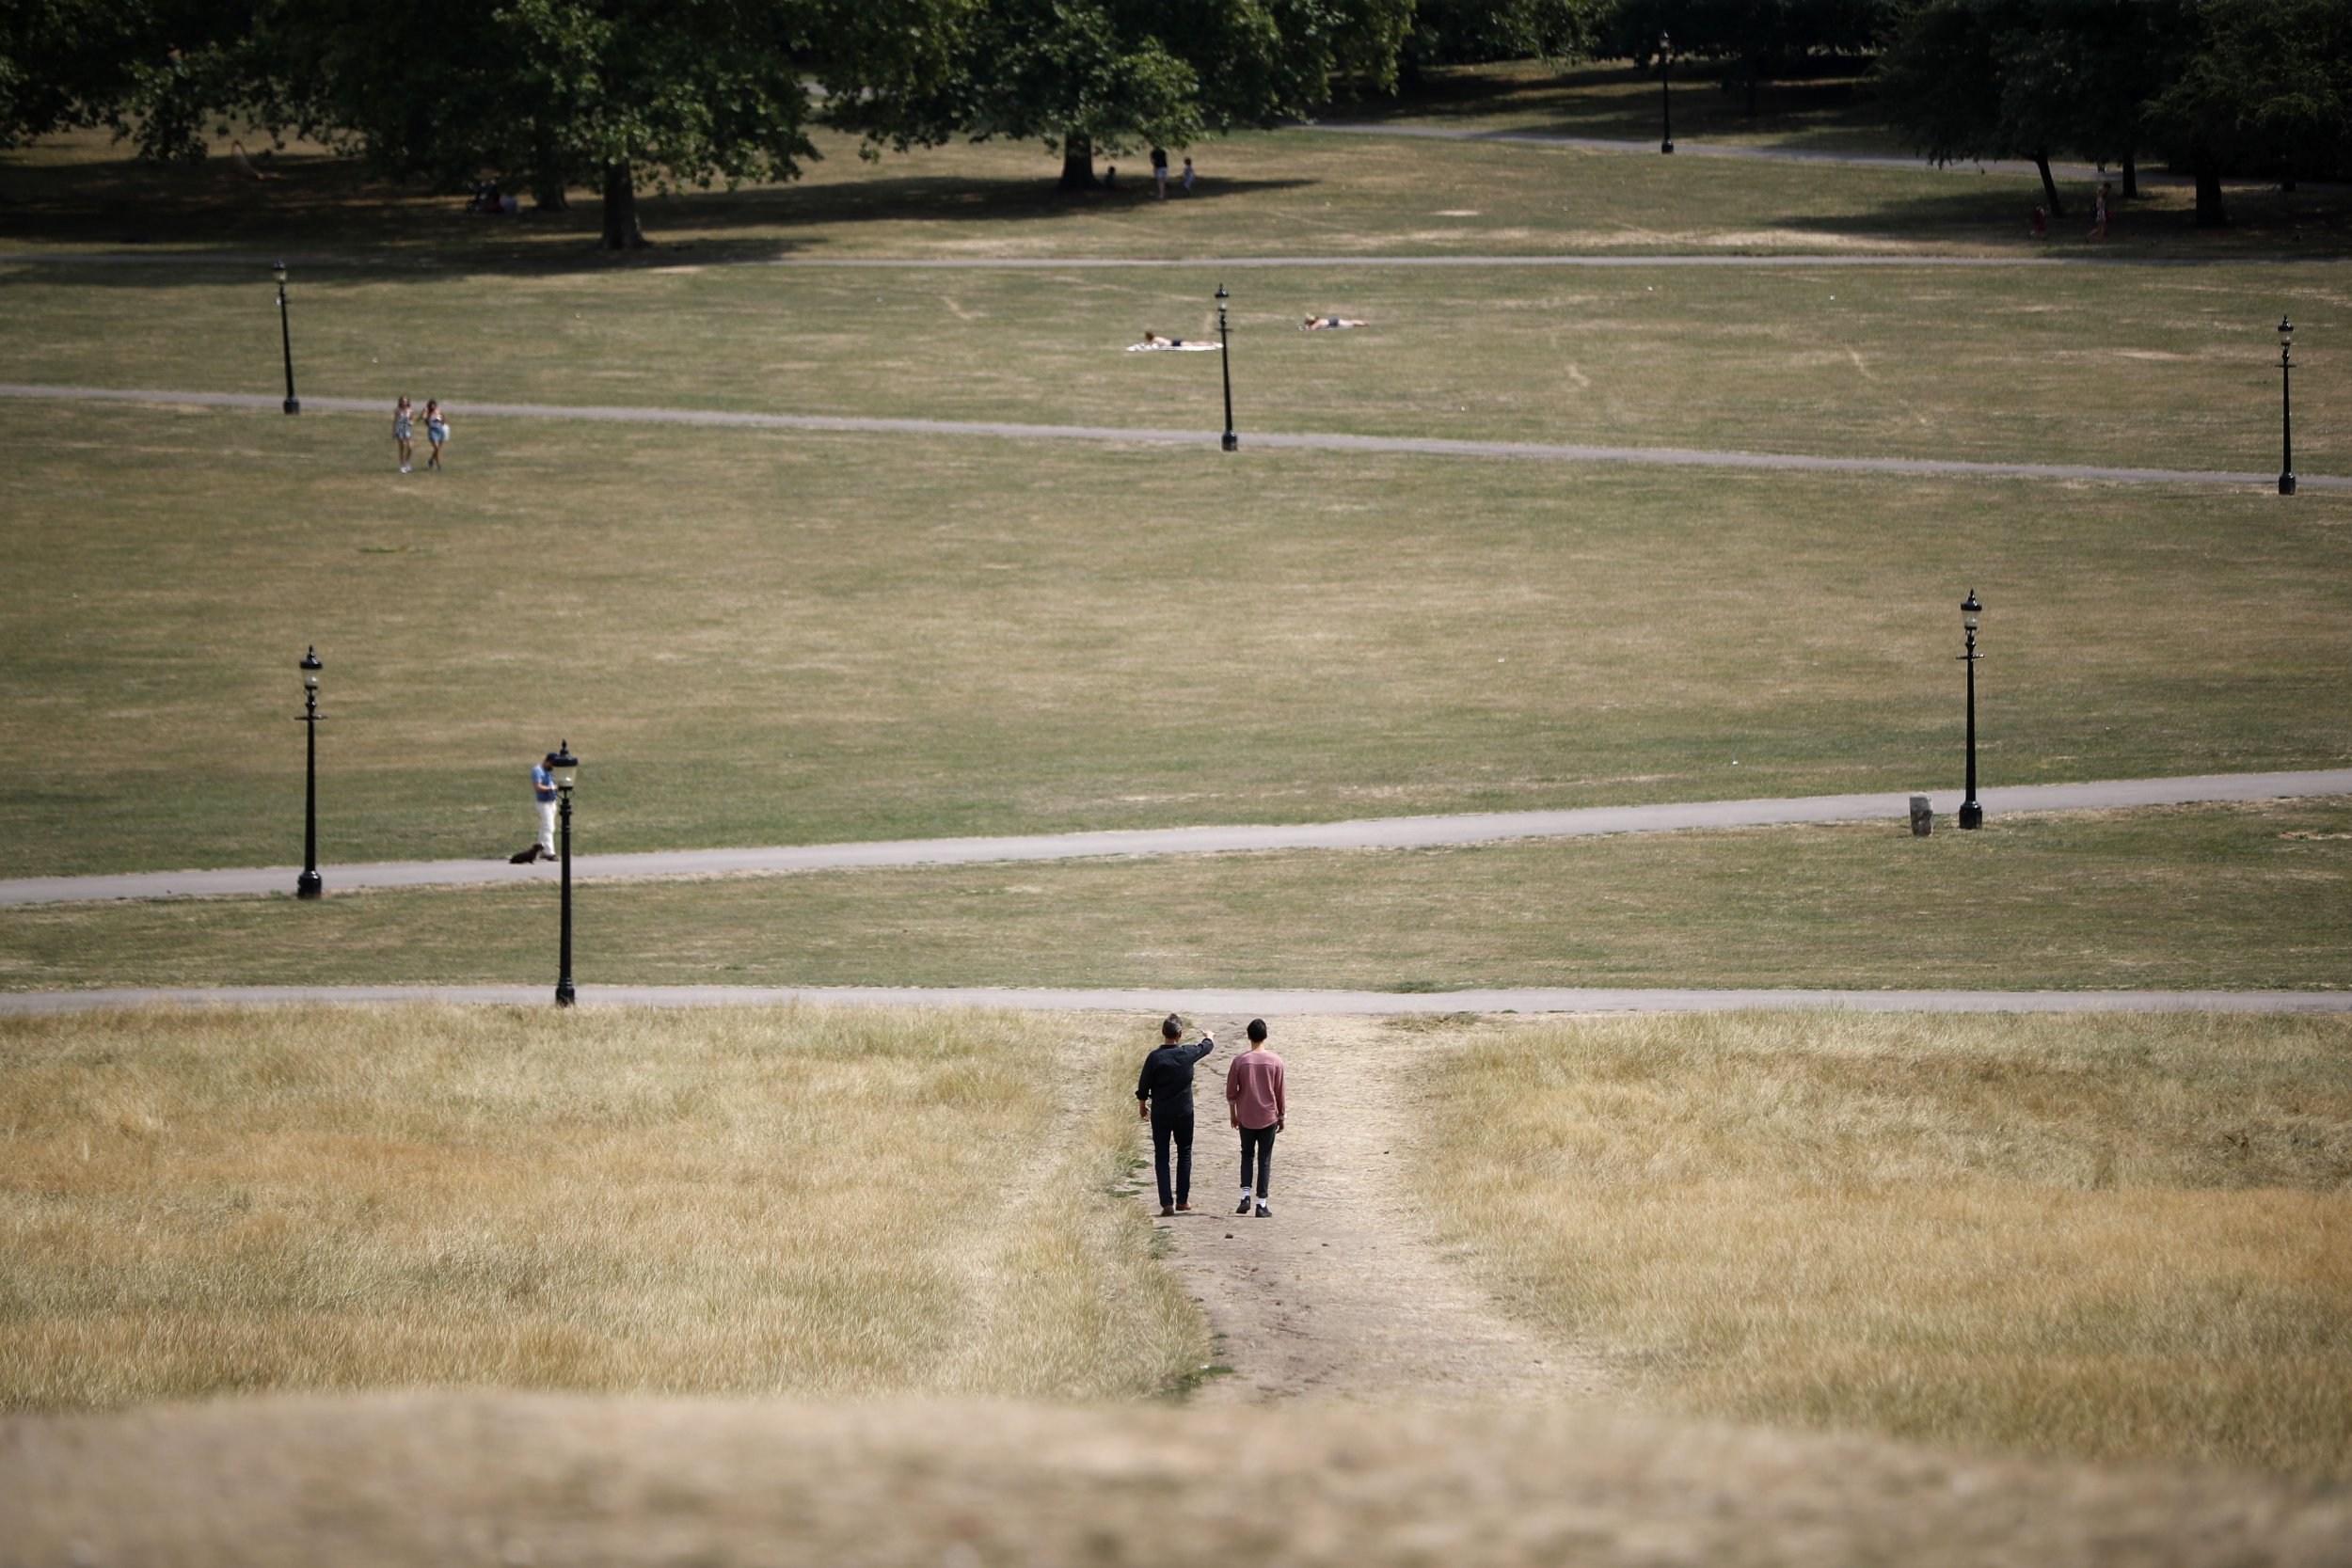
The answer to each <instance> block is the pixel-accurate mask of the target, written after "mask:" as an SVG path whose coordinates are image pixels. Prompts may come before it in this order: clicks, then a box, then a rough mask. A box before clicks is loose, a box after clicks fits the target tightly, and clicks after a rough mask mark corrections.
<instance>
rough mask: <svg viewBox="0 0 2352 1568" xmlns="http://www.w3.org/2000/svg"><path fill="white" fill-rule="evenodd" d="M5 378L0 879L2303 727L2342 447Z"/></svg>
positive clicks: (2210, 752)
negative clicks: (1933, 463)
mask: <svg viewBox="0 0 2352 1568" xmlns="http://www.w3.org/2000/svg"><path fill="white" fill-rule="evenodd" d="M460 423H461V432H460V436H459V438H458V442H457V444H456V446H455V447H454V448H453V462H454V464H455V467H453V471H451V472H450V473H448V474H445V475H432V474H414V475H410V476H406V477H405V478H404V477H403V476H400V475H398V474H396V473H394V472H393V471H392V469H391V466H390V463H389V440H387V439H386V432H385V430H384V429H382V428H380V426H379V424H378V421H375V420H369V419H361V418H358V417H357V416H351V417H340V418H339V417H317V418H313V417H311V416H310V415H307V414H306V415H305V416H303V417H302V418H301V419H299V420H289V419H286V418H284V417H283V416H281V415H279V414H278V413H276V412H275V411H270V412H266V413H263V412H235V411H217V410H202V409H193V410H191V409H179V408H153V407H135V408H126V407H109V406H92V405H55V404H25V403H8V404H5V405H0V433H4V434H5V439H6V442H7V445H8V451H10V453H11V458H12V461H11V463H10V465H9V467H8V468H7V469H6V471H5V472H0V512H4V513H5V515H6V516H7V518H8V522H7V524H6V534H5V538H6V544H7V548H8V559H9V562H10V567H11V574H12V583H11V587H12V590H13V594H14V597H13V602H12V604H11V612H10V614H9V616H8V618H7V619H6V621H5V623H0V750H4V751H5V752H6V754H7V755H8V756H9V757H10V758H11V766H10V767H9V768H8V769H7V770H6V773H5V775H0V875H8V876H28V875H38V874H50V873H71V872H90V871H105V870H117V869H134V868H142V867H144V868H154V869H162V868H176V867H183V866H198V865H241V864H271V863H278V864H282V863H286V862H287V861H288V860H289V859H292V858H298V855H299V850H300V810H301V800H302V772H301V768H302V746H301V732H300V731H299V730H298V729H297V728H296V726H295V725H294V723H293V722H292V721H293V719H294V715H295V714H296V713H297V712H298V711H299V693H300V687H299V684H298V679H297V673H296V671H295V668H294V665H295V661H296V660H297V659H298V658H299V657H301V654H302V651H303V650H304V648H305V647H307V646H309V645H311V644H313V643H315V644H316V645H317V647H318V649H319V652H320V655H321V657H323V658H324V659H325V660H326V674H325V685H324V687H323V690H324V693H325V701H324V705H323V711H324V712H325V713H326V714H327V715H328V719H327V721H326V724H325V725H323V726H322V730H321V736H320V744H321V786H320V787H321V807H320V811H321V852H322V855H323V857H324V859H325V860H326V861H327V862H328V863H351V862H355V861H366V860H380V859H412V858H449V857H471V856H485V855H493V854H503V853H505V852H507V851H509V850H512V849H514V848H515V847H518V846H519V845H520V844H521V843H523V842H524V841H525V839H526V837H527V835H528V833H529V832H531V827H530V822H531V818H530V812H529V806H528V798H527V790H526V786H525V782H524V777H523V770H524V768H526V767H527V766H528V764H529V763H530V762H531V761H532V759H533V758H535V757H536V756H537V755H538V754H539V753H540V752H543V751H545V750H547V749H548V748H549V747H550V746H552V745H553V743H554V742H555V741H557V740H559V739H568V740H570V741H571V742H572V743H573V746H574V749H575V751H576V752H578V754H580V756H581V757H582V758H583V759H585V760H584V767H583V770H582V775H581V777H582V784H581V797H580V800H581V809H582V812H583V819H582V823H581V833H582V842H583V843H584V844H586V845H590V846H593V847H595V848H596V849H599V850H618V849H643V848H665V847H708V846H725V845H755V844H769V843H808V842H825V841H833V840H842V839H874V838H896V837H932V836H944V835H953V834H967V833H1002V832H1047V831H1066V830H1074V829H1089V828H1112V827H1135V826H1167V825H1176V824H1184V823H1204V822H1208V823H1214V822H1249V821H1316V820H1328V819H1332V818H1339V817H1353V816H1394V815H1409V814H1415V813H1432V812H1452V811H1464V810H1491V809H1503V808H1533V807H1553V806H1574V805H1593V804H1613V803H1627V802H1639V801H1645V800H1709V799H1725V798H1746V797H1756V796H1788V795H1803V794H1813V793H1824V792H1838V791H1847V790H1858V789H1906V788H1921V787H1926V786H1929V785H1946V786H1948V784H1949V783H1950V782H1951V781H1952V780H1953V779H1954V778H1955V776H1956V774H1957V772H1958V768H1959V761H1960V758H1959V750H1960V734H1959V731H1960V720H1961V711H1960V710H1961V702H1960V697H1961V692H1960V675H1959V670H1958V666H1957V665H1956V663H1955V662H1954V660H1953V656H1954V654H1956V653H1957V651H1958V646H1959V626H1958V621H1959V615H1958V612H1957V610H1956V605H1957V602H1958V600H1959V599H1960V598H1961V597H1962V596H1963V594H1966V593H1967V592H1968V591H1969V590H1970V589H1974V590H1976V591H1977V592H1978V593H1979V595H1980V596H1981V597H1982V598H1983V600H1984V601H1985V603H1986V604H1987V606H1988V607H1989V608H1988V610H1987V612H1986V616H1987V618H1986V626H1985V631H1984V649H1985V652H1986V656H1987V657H1986V661H1985V663H1984V664H1983V665H1982V667H1981V676H1982V678H1981V681H1980V688H1981V690H1980V697H1981V704H1980V705H1981V709H1982V712H1981V719H1982V724H1981V729H1982V735H1981V746H1982V751H1983V759H1984V768H1985V778H1986V781H1987V783H1988V784H2023V783H2029V782H2053V781H2061V780H2074V779H2099V778H2133V777H2144V776H2152V775H2167V774H2178V773H2193V772H2215V771H2248V770H2256V769H2265V768H2308V767H2318V766H2334V765H2341V763H2342V762H2343V761H2344V758H2345V757H2346V755H2347V754H2352V713H2347V710H2346V708H2345V706H2344V704H2343V702H2342V701H2341V694H2342V692H2343V691H2344V689H2346V688H2347V685H2352V641H2347V640H2346V639H2345V638H2344V636H2343V631H2342V628H2343V626H2344V625H2345V624H2346V620H2347V617H2352V572H2347V571H2346V570H2345V569H2344V566H2345V563H2344V549H2345V548H2346V546H2347V542H2352V531H2347V530H2346V529H2345V528H2344V527H2343V526H2342V523H2343V519H2344V516H2345V515H2346V509H2347V507H2352V498H2344V497H2338V496H2332V495H2330V494H2328V493H2324V492H2311V493H2308V494H2306V495H2304V496H2302V497H2299V498H2297V499H2296V500H2294V501H2292V502H2288V501H2283V500H2281V499H2280V498H2278V497H2276V496H2275V495H2270V494H2267V493H2265V492H2264V491H2261V490H2258V489H2252V488H2249V489H2247V490H2244V491H2234V492H2233V491H2214V490H2209V489H2202V488H2193V487H2191V488H2178V489H2176V488H2168V487H2156V486H2135V487H2119V486H2099V485H2076V486H2058V485H2049V484H2036V483H2018V482H1984V481H1950V480H1892V479H1883V478H1876V477H1866V476H1848V475H1820V476H1817V475H1802V474H1779V475H1752V476H1742V477H1740V478H1738V479H1737V480H1732V479H1727V478H1725V477H1724V476H1721V475H1717V474H1714V473H1711V472H1707V471H1698V470H1670V469H1650V468H1628V467H1605V466H1604V467H1577V466H1572V465H1564V464H1550V463H1530V462H1495V461H1481V460H1471V459H1459V458H1406V457H1393V456H1383V455H1376V454H1346V455H1340V454H1329V453H1313V452H1279V451H1262V452H1252V451H1248V450H1247V449H1245V451H1244V452H1243V454H1241V455H1240V456H1239V457H1236V458H1227V457H1225V456H1224V455H1223V454H1221V453H1219V452H1217V451H1216V449H1215V448H1214V447H1213V446H1209V445H1206V444H1204V445H1203V446H1202V447H1201V448H1200V449H1198V450H1188V451H1186V450H1169V449H1166V448H1139V449H1122V448H1119V447H1116V446H1104V445H1099V444H1093V443H1084V442H1024V441H1008V440H982V439H974V438H946V437H941V438H927V439H926V440H924V441H923V442H922V443H921V445H920V448H919V450H914V449H913V448H912V444H911V443H910V442H909V441H907V440H906V439H904V438H901V437H895V436H841V435H804V434H799V433H774V432H759V431H742V430H730V431H707V432H705V431H693V430H681V429H671V428H652V427H642V426H630V425H625V424H606V425H587V424H582V423H578V422H568V423H567V422H562V421H543V420H474V421H466V420H463V419H462V418H461V420H460Z"/></svg>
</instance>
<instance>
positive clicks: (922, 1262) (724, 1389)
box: [0, 1006, 1205, 1555]
mask: <svg viewBox="0 0 2352 1568" xmlns="http://www.w3.org/2000/svg"><path fill="white" fill-rule="evenodd" d="M1103 1039H1104V1024H1103V1023H1102V1022H1099V1021H1092V1022H1078V1021H1075V1020H1072V1019H1067V1018H1049V1017H1040V1016H1023V1015H1009V1014H992V1013H963V1014H960V1015H957V1016H955V1017H954V1018H953V1019H948V1018H946V1017H943V1016H942V1015H939V1014H917V1013H900V1012H886V1011H875V1010H870V1009H845V1010H828V1009H822V1008H811V1007H796V1008H788V1009H781V1010H778V1009H768V1010H762V1011H756V1012H753V1011H732V1012H723V1013H707V1012H697V1013H692V1014H685V1013H677V1012H668V1011H652V1012H644V1011H640V1012H621V1011H607V1010H602V1009H597V1010H581V1011H570V1012H564V1013H561V1014H558V1013H554V1012H550V1011H548V1010H544V1009H539V1010H530V1011H518V1010H501V1009H487V1008H473V1009H457V1008H434V1007H417V1006H396V1007H378V1008H363V1009H351V1008H336V1009H300V1010H292V1011H271V1010H262V1011H215V1010H203V1011H176V1010H168V1009H162V1010H147V1011H141V1012H136V1013H108V1014H90V1015H82V1016H77V1017H71V1018H52V1019H43V1020H23V1019H11V1020H0V1125H5V1126H6V1128H7V1129H8V1159H7V1161H6V1162H5V1164H0V1407H4V1408H8V1409H16V1410H56V1409H66V1408H78V1407H86V1406H109V1405H119V1404H125V1403H131V1402H147V1401H155V1400H187V1399H198V1398H202V1397H205V1396H210V1395H218V1394H224V1393H232V1392H234V1393H253V1392H259V1391H262V1390H270V1389H370V1388H375V1389H380V1388H395V1387H407V1386H420V1385H432V1386H468V1385H470V1386H497V1387H503V1388H545V1389H581V1390H600V1391H616V1390H638V1391H645V1392H703V1393H737V1394H754V1393H764V1394H797V1395H803V1396H807V1397H812V1398H842V1397H851V1396H873V1395H882V1394H977V1395H1020V1396H1029V1397H1057V1398H1079V1399H1085V1398H1104V1397H1124V1396H1135V1395H1140V1394H1149V1393H1152V1392H1156V1391H1159V1390H1162V1389H1164V1388H1167V1387H1168V1386H1171V1385H1173V1384H1175V1383H1176V1382H1177V1381H1178V1379H1179V1378H1180V1376H1181V1375H1183V1374H1185V1373H1188V1372H1190V1371H1191V1370H1193V1369H1194V1368H1196V1367H1197V1366H1198V1365H1199V1364H1200V1361H1202V1360H1203V1359H1205V1357H1204V1356H1202V1355H1201V1354H1199V1353H1200V1351H1201V1350H1202V1349H1204V1348H1205V1338H1204V1337H1205V1329H1204V1327H1203V1325H1202V1324H1201V1323H1200V1317H1199V1314H1198V1311H1197V1309H1196V1308H1194V1307H1192V1306H1191V1304H1190V1303H1188V1302H1186V1301H1185V1300H1184V1296H1183V1294H1182V1292H1181V1291H1179V1290H1178V1289H1177V1288H1176V1287H1175V1285H1174V1284H1173V1283H1172V1281H1171V1280H1170V1279H1169V1278H1168V1275H1166V1274H1165V1273H1164V1272H1163V1271H1162V1270H1161V1269H1160V1268H1159V1266H1158V1265H1157V1264H1156V1263H1155V1262H1153V1261H1152V1240H1151V1230H1150V1227H1149V1226H1148V1224H1147V1223H1146V1222H1145V1220H1144V1219H1143V1217H1142V1215H1141V1213H1140V1212H1139V1211H1138V1210H1136V1208H1135V1207H1134V1206H1133V1205H1132V1204H1131V1203H1128V1202H1126V1201H1124V1200H1122V1199H1121V1198H1119V1197H1115V1196H1112V1193H1111V1188H1112V1183H1113V1182H1114V1181H1115V1180H1119V1179H1120V1178H1122V1177H1123V1176H1124V1175H1125V1173H1126V1170H1127V1168H1128V1164H1129V1162H1130V1160H1131V1158H1132V1149H1133V1138H1134V1132H1133V1122H1132V1117H1127V1116H1121V1115H1120V1112H1121V1111H1122V1110H1123V1109H1124V1106H1125V1103H1126V1101H1125V1099H1124V1097H1123V1095H1122V1093H1121V1092H1120V1091H1121V1089H1122V1088H1123V1086H1124V1085H1121V1084H1120V1083H1118V1082H1116V1080H1117V1079H1119V1078H1120V1075H1121V1074H1122V1073H1123V1072H1125V1071H1128V1070H1132V1067H1133V1057H1132V1053H1129V1052H1127V1051H1125V1050H1123V1049H1122V1050H1120V1051H1118V1052H1116V1053H1104V1051H1102V1050H1101V1049H1100V1047H1101V1044H1102V1042H1103ZM1122 1043H1123V1042H1122ZM1016 1178H1017V1180H1016ZM0 1555H4V1554H0Z"/></svg>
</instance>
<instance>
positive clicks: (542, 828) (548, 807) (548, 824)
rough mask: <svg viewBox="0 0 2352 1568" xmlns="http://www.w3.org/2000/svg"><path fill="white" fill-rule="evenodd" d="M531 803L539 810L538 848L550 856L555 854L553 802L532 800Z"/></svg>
mask: <svg viewBox="0 0 2352 1568" xmlns="http://www.w3.org/2000/svg"><path fill="white" fill-rule="evenodd" d="M531 803H532V805H534V806H537V807H538V808H539V847H540V848H542V849H545V850H546V851H547V852H548V854H550V855H552V854H554V853H555V802H554V801H553V800H533V801H532V802H531Z"/></svg>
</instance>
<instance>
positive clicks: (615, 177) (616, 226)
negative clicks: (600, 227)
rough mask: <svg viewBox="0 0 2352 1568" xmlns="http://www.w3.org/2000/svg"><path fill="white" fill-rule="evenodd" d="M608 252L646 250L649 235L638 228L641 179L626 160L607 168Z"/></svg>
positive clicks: (605, 206)
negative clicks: (638, 193)
mask: <svg viewBox="0 0 2352 1568" xmlns="http://www.w3.org/2000/svg"><path fill="white" fill-rule="evenodd" d="M601 244H602V245H603V247H604V248H605V249H607V250H643V249H644V248H645V231H644V230H643V229H640V228H638V227H637V177H636V176H635V175H634V174H632V173H630V172H629V166H628V161H627V160H626V159H624V160H623V161H622V162H620V163H617V164H607V165H605V166H604V239H603V240H602V242H601Z"/></svg>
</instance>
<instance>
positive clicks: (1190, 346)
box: [1127, 343, 1225, 354]
mask: <svg viewBox="0 0 2352 1568" xmlns="http://www.w3.org/2000/svg"><path fill="white" fill-rule="evenodd" d="M1224 346H1225V345H1224V344H1223V343H1129V344H1128V345H1127V352H1128V353H1130V354H1151V353H1153V352H1155V351H1157V350H1159V349H1164V348H1165V349H1173V350H1175V351H1176V352H1177V353H1178V354H1206V353H1208V352H1209V351H1210V350H1212V349H1219V348H1223V347H1224Z"/></svg>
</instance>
